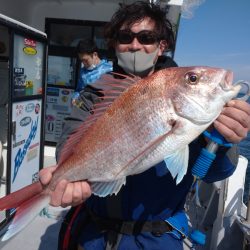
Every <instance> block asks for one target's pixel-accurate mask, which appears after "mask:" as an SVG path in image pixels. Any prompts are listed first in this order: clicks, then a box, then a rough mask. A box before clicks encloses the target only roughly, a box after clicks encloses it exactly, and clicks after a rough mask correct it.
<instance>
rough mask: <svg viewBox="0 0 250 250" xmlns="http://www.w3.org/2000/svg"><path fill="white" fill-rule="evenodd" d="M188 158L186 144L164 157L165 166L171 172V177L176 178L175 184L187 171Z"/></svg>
mask: <svg viewBox="0 0 250 250" xmlns="http://www.w3.org/2000/svg"><path fill="white" fill-rule="evenodd" d="M188 158H189V147H188V145H187V146H186V147H184V148H182V149H180V150H178V151H176V152H175V153H174V154H171V155H169V156H168V157H166V158H165V159H164V161H165V163H166V167H167V169H168V170H169V172H170V173H171V175H172V177H173V178H175V177H176V176H177V178H176V184H179V183H180V182H181V180H182V179H183V177H184V175H185V174H186V173H187V168H188Z"/></svg>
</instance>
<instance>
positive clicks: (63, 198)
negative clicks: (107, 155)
mask: <svg viewBox="0 0 250 250" xmlns="http://www.w3.org/2000/svg"><path fill="white" fill-rule="evenodd" d="M55 169H56V167H47V168H44V169H42V170H41V171H40V172H39V177H40V181H41V183H42V184H43V185H45V186H46V185H48V184H49V182H50V180H51V178H52V174H53V172H54V171H55ZM90 196H91V188H90V185H89V183H88V182H86V181H77V182H68V181H67V180H61V181H60V182H59V183H57V185H56V188H55V190H54V191H52V192H51V194H50V197H51V199H50V205H51V206H54V207H58V206H61V207H67V206H77V205H79V204H81V203H82V202H84V201H85V200H86V199H88V198H89V197H90Z"/></svg>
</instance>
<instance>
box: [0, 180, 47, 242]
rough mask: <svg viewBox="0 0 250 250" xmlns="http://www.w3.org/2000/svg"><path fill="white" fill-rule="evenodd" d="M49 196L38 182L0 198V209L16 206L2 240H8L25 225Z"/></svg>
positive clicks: (44, 204) (45, 202)
mask: <svg viewBox="0 0 250 250" xmlns="http://www.w3.org/2000/svg"><path fill="white" fill-rule="evenodd" d="M49 201H50V197H49V195H48V194H47V193H46V192H44V191H43V188H42V185H41V183H40V182H37V183H34V184H31V185H29V186H27V187H25V188H22V189H20V190H18V191H16V192H13V193H11V194H9V195H7V196H5V197H3V198H1V199H0V210H4V209H10V208H16V211H15V215H14V218H13V219H12V221H11V223H10V224H9V226H8V228H7V231H6V233H5V234H4V236H3V238H2V241H5V240H8V239H9V238H11V237H12V236H14V235H15V234H17V233H18V232H20V231H21V230H22V229H23V228H24V227H26V226H27V225H28V224H29V223H30V222H31V221H32V220H33V219H34V218H35V217H36V216H37V215H38V214H39V212H40V211H41V210H42V209H43V208H44V207H45V206H47V205H48V204H49Z"/></svg>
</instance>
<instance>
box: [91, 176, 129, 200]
mask: <svg viewBox="0 0 250 250" xmlns="http://www.w3.org/2000/svg"><path fill="white" fill-rule="evenodd" d="M125 184H126V178H125V177H124V178H121V179H118V180H115V181H111V182H92V183H91V190H92V193H94V194H95V195H98V196H100V197H105V196H107V195H111V194H117V193H118V192H119V191H120V189H121V187H122V186H123V185H125Z"/></svg>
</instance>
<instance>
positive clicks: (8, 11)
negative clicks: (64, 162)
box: [0, 0, 250, 250]
mask: <svg viewBox="0 0 250 250" xmlns="http://www.w3.org/2000/svg"><path fill="white" fill-rule="evenodd" d="M131 2H133V1H131V0H120V1H116V0H13V1H3V0H0V4H1V10H0V83H1V92H0V113H1V120H0V156H1V162H0V197H2V196H4V195H6V194H8V193H11V192H14V191H16V190H18V189H20V188H22V187H24V186H27V185H29V184H31V183H32V182H34V181H36V180H37V178H38V172H39V170H40V169H41V168H43V167H46V166H49V165H53V164H54V163H55V145H56V143H57V141H58V139H59V138H60V135H61V133H62V127H63V123H64V118H65V117H67V116H68V115H69V114H70V111H71V101H70V100H71V96H72V94H73V92H74V90H75V88H76V86H75V83H76V79H77V76H78V73H79V68H80V63H79V61H78V60H77V59H76V57H75V56H74V48H75V46H76V44H77V42H78V41H79V39H81V38H82V37H91V38H93V39H94V40H95V41H96V43H97V45H98V47H99V48H100V51H101V55H102V56H105V57H106V58H107V59H108V60H111V61H112V60H113V58H114V55H113V54H112V53H111V52H109V51H108V50H107V47H106V44H105V41H104V39H103V36H102V28H103V26H104V25H105V24H106V22H108V21H109V20H110V17H111V16H112V14H113V13H114V11H115V10H116V9H117V8H118V7H119V5H120V4H124V3H126V4H127V3H131ZM152 2H155V3H157V4H160V5H161V6H162V7H164V8H166V9H167V10H168V14H167V15H168V18H169V19H170V20H171V22H172V24H173V26H174V27H175V33H176V41H177V37H178V36H177V34H178V29H179V22H180V15H181V7H182V4H183V0H158V1H152ZM19 6H21V7H19ZM174 52H175V51H171V52H170V53H169V56H172V57H173V56H174ZM247 166H248V160H247V159H246V158H245V157H244V156H242V155H240V157H239V163H238V167H237V169H236V171H235V173H234V174H233V175H232V176H231V177H229V178H228V179H226V180H224V181H219V182H216V183H213V184H206V183H204V182H202V181H201V182H200V185H199V192H198V195H196V194H194V192H192V191H190V194H189V196H188V199H187V201H186V207H185V208H186V211H187V214H188V217H189V223H190V232H192V231H193V232H196V233H198V234H199V233H200V232H202V233H204V234H206V243H205V245H196V243H195V242H194V240H193V239H192V238H186V239H185V241H184V248H185V249H206V250H216V249H218V250H222V249H223V250H225V249H232V250H240V249H250V209H249V208H248V207H247V205H246V204H245V203H244V202H243V194H244V184H245V177H246V169H247ZM196 193H197V192H196ZM64 212H65V209H54V208H48V210H47V215H48V216H49V217H53V218H44V217H38V218H37V219H35V220H34V222H33V223H32V224H30V226H28V228H27V229H25V230H23V231H22V232H21V233H19V234H18V235H17V236H16V237H14V238H13V239H11V240H9V241H8V242H0V248H1V249H3V250H7V249H19V246H24V245H25V249H27V250H33V249H41V250H43V249H46V250H50V249H51V250H52V249H56V244H57V234H56V233H54V234H53V233H51V232H54V231H55V230H59V227H60V221H61V220H59V221H58V220H57V219H58V218H62V216H63V213H64ZM13 213H14V211H13V210H11V211H7V212H0V236H1V235H2V234H4V232H5V230H6V225H8V223H9V221H10V220H11V219H12V215H13ZM55 217H56V218H55ZM36 237H37V238H36Z"/></svg>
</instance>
